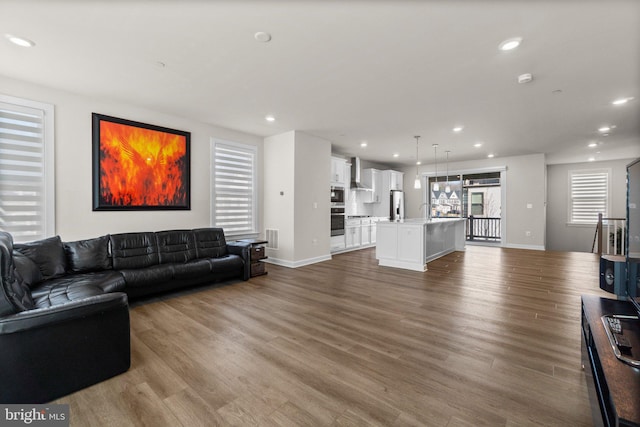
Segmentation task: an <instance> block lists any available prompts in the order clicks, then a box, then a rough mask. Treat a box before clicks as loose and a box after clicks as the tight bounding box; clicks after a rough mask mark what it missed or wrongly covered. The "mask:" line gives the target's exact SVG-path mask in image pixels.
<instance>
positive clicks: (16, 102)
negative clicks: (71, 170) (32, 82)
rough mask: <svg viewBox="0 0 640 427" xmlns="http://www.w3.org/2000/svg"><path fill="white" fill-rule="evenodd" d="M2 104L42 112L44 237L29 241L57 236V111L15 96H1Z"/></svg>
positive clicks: (17, 109) (49, 106) (21, 110)
mask: <svg viewBox="0 0 640 427" xmlns="http://www.w3.org/2000/svg"><path fill="white" fill-rule="evenodd" d="M0 104H2V105H3V106H5V107H6V108H7V109H9V110H10V109H12V108H13V109H14V111H16V112H21V113H23V112H25V111H27V110H39V111H41V112H42V140H43V149H42V156H43V160H42V167H43V185H42V191H43V206H44V209H43V213H42V219H43V224H42V227H41V230H42V233H43V235H42V236H34V238H29V239H28V240H24V241H30V240H39V239H40V238H46V237H50V236H53V235H55V234H56V228H55V226H56V217H55V212H56V206H55V201H56V197H55V188H56V187H55V139H54V138H55V129H54V124H55V109H54V106H53V105H52V104H48V103H44V102H40V101H33V100H30V99H24V98H18V97H15V96H9V95H3V94H0ZM14 238H15V241H16V242H21V241H23V240H22V239H21V238H19V237H17V236H14Z"/></svg>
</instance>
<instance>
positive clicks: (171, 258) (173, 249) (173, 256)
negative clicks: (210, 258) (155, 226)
mask: <svg viewBox="0 0 640 427" xmlns="http://www.w3.org/2000/svg"><path fill="white" fill-rule="evenodd" d="M156 239H157V241H158V251H159V254H160V263H161V264H166V263H170V262H173V263H185V262H187V261H189V260H192V259H194V258H196V240H195V236H194V235H193V232H192V231H191V230H169V231H159V232H157V233H156Z"/></svg>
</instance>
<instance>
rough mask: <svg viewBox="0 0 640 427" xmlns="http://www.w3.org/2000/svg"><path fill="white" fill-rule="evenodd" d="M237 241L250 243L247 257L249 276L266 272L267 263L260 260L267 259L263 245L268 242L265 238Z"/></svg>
mask: <svg viewBox="0 0 640 427" xmlns="http://www.w3.org/2000/svg"><path fill="white" fill-rule="evenodd" d="M238 241H239V242H244V243H250V244H251V249H250V256H249V259H250V260H251V277H256V276H262V275H263V274H267V267H266V266H267V265H266V263H264V262H262V261H261V260H264V259H267V255H266V252H265V249H266V248H265V245H266V244H267V243H269V242H268V241H267V240H260V239H241V240H238Z"/></svg>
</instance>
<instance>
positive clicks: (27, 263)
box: [13, 250, 42, 288]
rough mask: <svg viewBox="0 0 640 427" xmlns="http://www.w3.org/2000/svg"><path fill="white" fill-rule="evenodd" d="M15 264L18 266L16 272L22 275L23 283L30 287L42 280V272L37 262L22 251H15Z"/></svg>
mask: <svg viewBox="0 0 640 427" xmlns="http://www.w3.org/2000/svg"><path fill="white" fill-rule="evenodd" d="M13 264H14V265H15V267H16V274H17V275H19V276H20V278H21V279H22V283H23V284H25V285H27V286H28V287H29V288H32V287H33V286H35V285H36V284H38V283H40V282H41V281H42V273H41V272H40V269H39V268H38V266H37V265H36V263H35V262H33V261H31V259H30V258H27V257H26V256H25V255H24V254H22V253H21V252H18V251H16V250H14V251H13Z"/></svg>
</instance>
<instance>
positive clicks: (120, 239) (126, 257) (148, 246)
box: [109, 232, 160, 270]
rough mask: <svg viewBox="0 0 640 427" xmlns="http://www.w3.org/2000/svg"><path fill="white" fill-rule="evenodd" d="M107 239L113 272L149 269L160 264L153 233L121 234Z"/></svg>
mask: <svg viewBox="0 0 640 427" xmlns="http://www.w3.org/2000/svg"><path fill="white" fill-rule="evenodd" d="M109 237H110V240H111V255H112V263H113V268H114V269H115V270H126V269H132V268H144V267H151V266H155V265H157V264H159V263H160V257H159V256H158V245H157V243H156V235H155V233H151V232H147V233H122V234H112V235H110V236H109Z"/></svg>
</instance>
